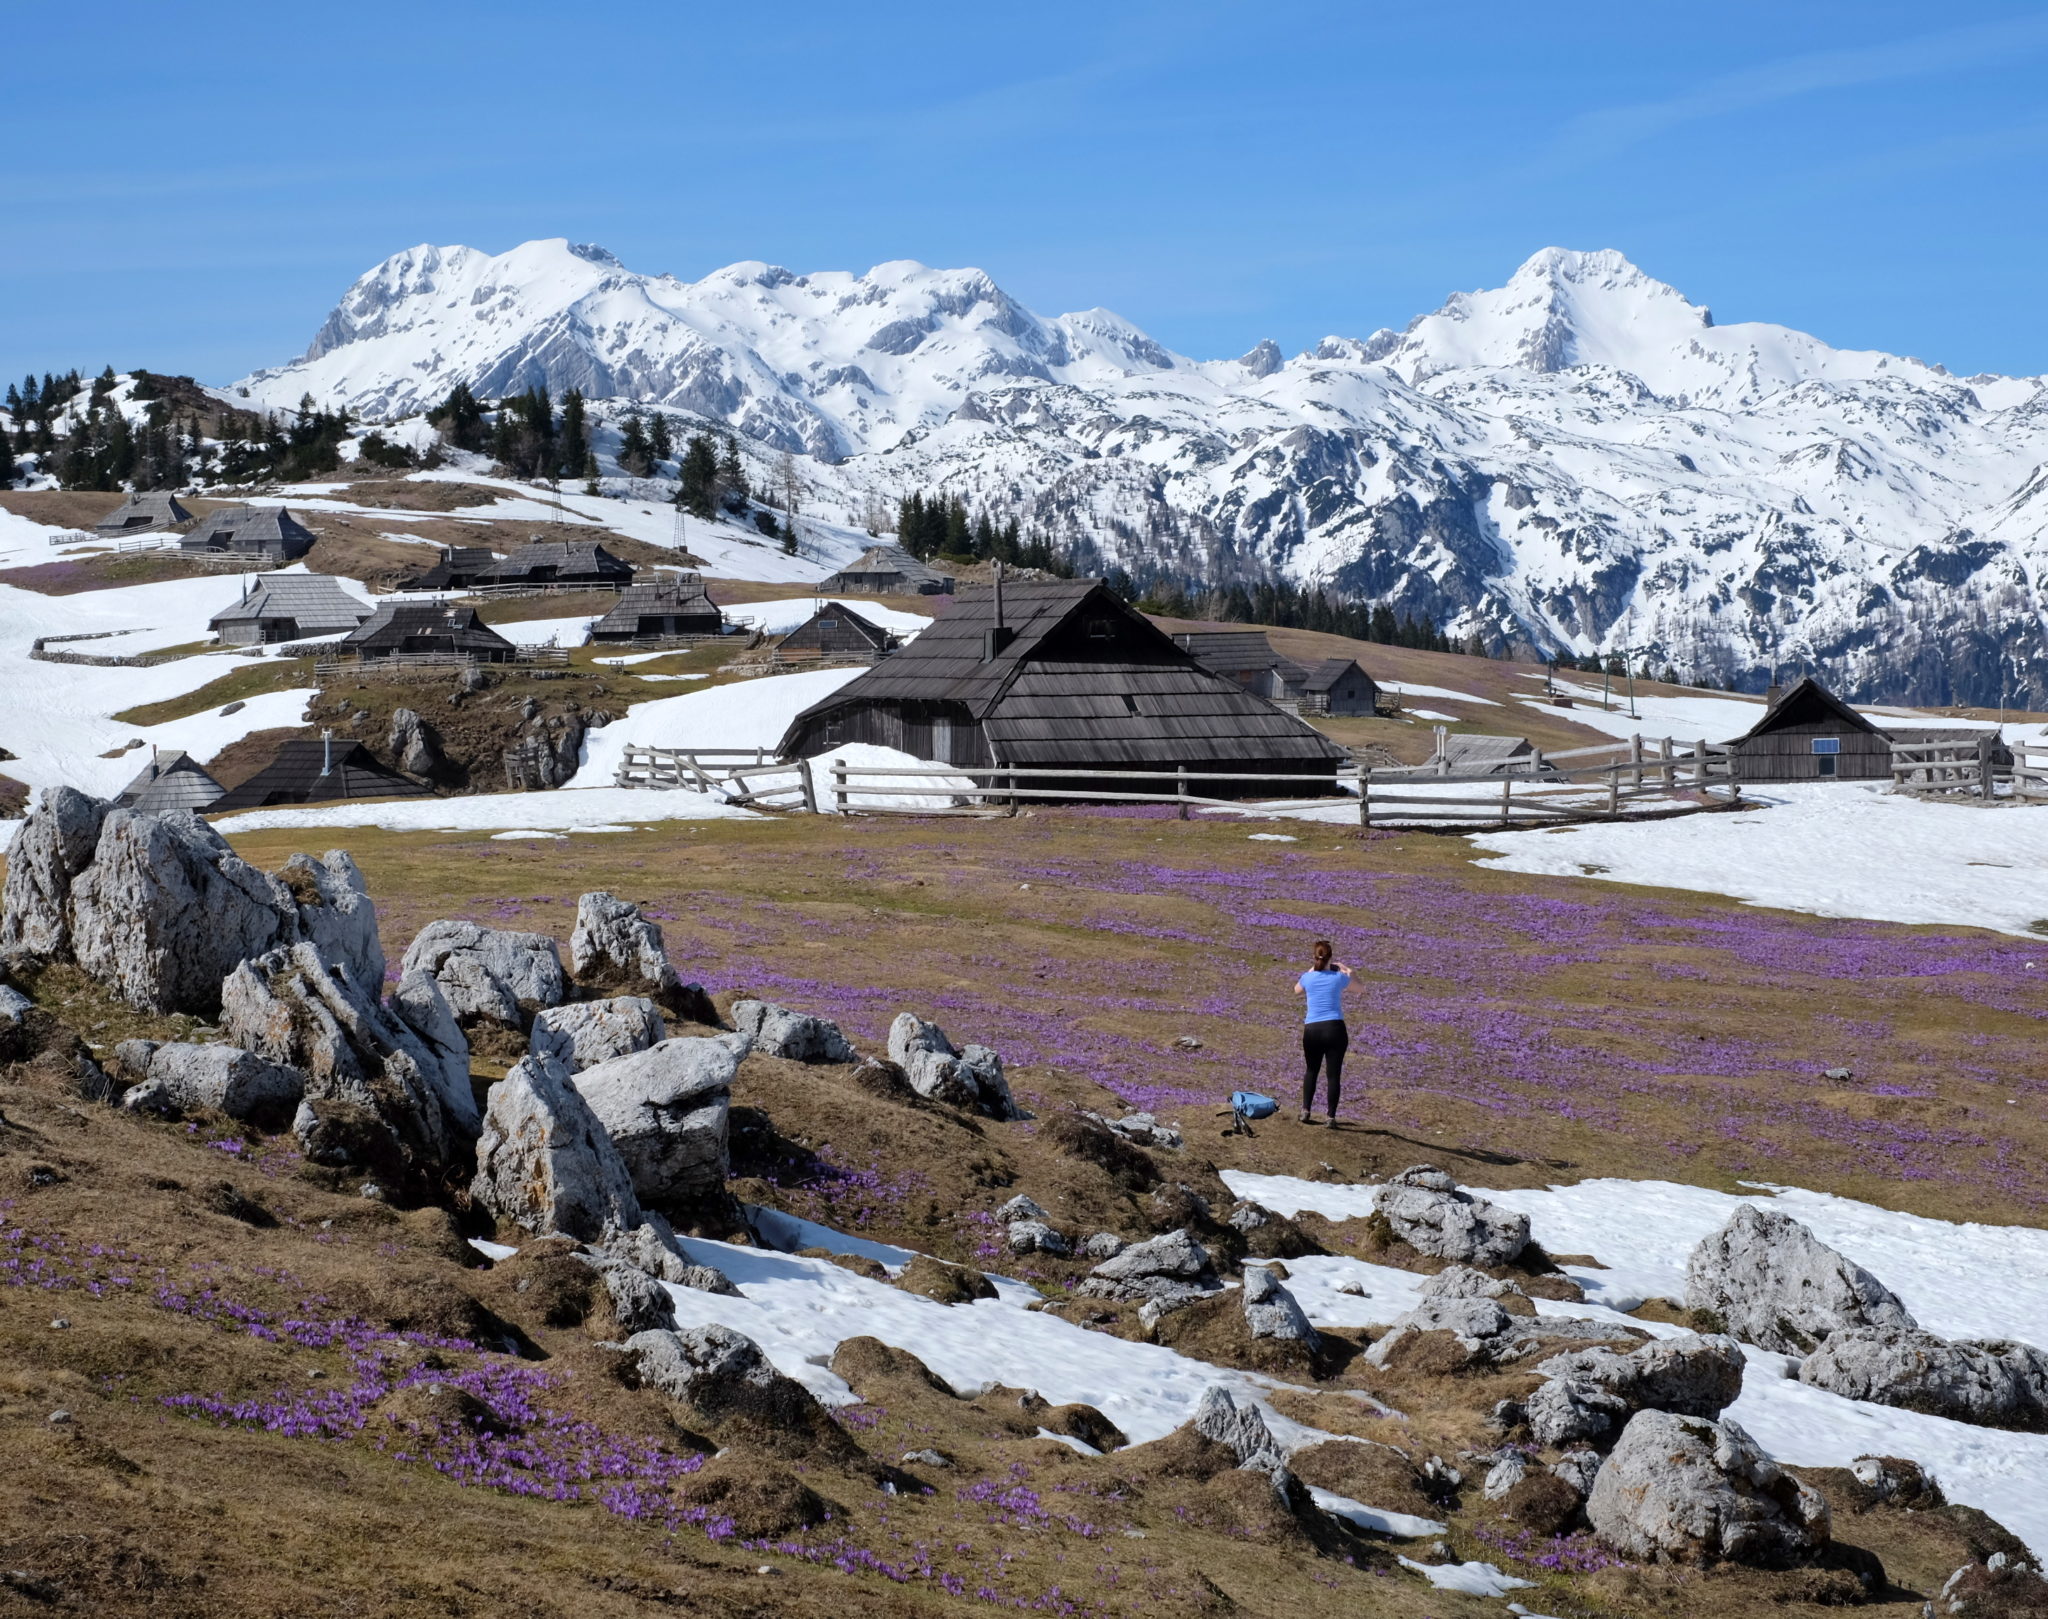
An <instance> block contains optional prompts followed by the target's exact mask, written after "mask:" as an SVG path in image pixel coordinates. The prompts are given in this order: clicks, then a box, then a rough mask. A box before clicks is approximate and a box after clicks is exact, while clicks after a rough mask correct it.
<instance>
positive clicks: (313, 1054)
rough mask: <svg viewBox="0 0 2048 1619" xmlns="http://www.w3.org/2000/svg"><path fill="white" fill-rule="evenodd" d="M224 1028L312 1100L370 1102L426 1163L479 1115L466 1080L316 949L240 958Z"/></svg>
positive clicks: (227, 986)
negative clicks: (299, 1079)
mask: <svg viewBox="0 0 2048 1619" xmlns="http://www.w3.org/2000/svg"><path fill="white" fill-rule="evenodd" d="M220 1001H221V1020H220V1021H221V1030H222V1032H223V1033H225V1034H226V1035H227V1036H228V1037H229V1039H231V1040H232V1041H233V1042H234V1043H235V1044H236V1045H239V1046H243V1047H246V1048H247V1049H249V1050H250V1051H253V1052H255V1053H257V1054H258V1055H259V1056H262V1057H265V1058H268V1059H269V1060H270V1061H272V1062H275V1063H282V1064H285V1065H287V1066H289V1067H293V1068H296V1069H298V1070H300V1071H301V1072H302V1073H304V1074H305V1076H306V1088H305V1094H306V1096H307V1097H308V1098H309V1099H310V1100H314V1101H321V1100H333V1101H339V1102H346V1103H349V1104H351V1105H354V1106H358V1107H363V1108H367V1109H369V1110H370V1111H372V1112H373V1113H375V1114H376V1115H377V1117H378V1118H380V1119H382V1120H383V1121H384V1123H385V1124H386V1125H387V1126H389V1127H390V1129H391V1130H392V1132H393V1133H394V1135H395V1136H396V1137H397V1139H398V1140H399V1141H400V1142H401V1143H402V1144H403V1145H404V1146H405V1148H406V1149H407V1150H408V1151H409V1152H410V1153H412V1154H413V1155H414V1156H415V1158H416V1159H418V1160H421V1161H422V1162H424V1163H429V1164H438V1163H445V1162H446V1161H447V1159H448V1157H449V1154H450V1152H451V1150H452V1148H453V1147H454V1145H455V1143H456V1142H458V1141H460V1140H462V1139H464V1138H465V1137H466V1125H465V1122H464V1121H465V1119H467V1118H473V1117H474V1116H475V1103H474V1102H473V1101H472V1100H471V1099H470V1094H469V1076H468V1072H467V1066H466V1064H465V1065H464V1070H463V1075H462V1082H461V1084H460V1085H459V1086H457V1085H456V1084H455V1083H454V1080H453V1075H452V1073H451V1071H450V1068H449V1067H448V1065H447V1064H445V1063H444V1062H443V1061H442V1059H441V1057H440V1056H438V1055H436V1053H434V1052H433V1051H431V1050H429V1049H428V1047H427V1046H426V1044H425V1043H424V1042H423V1041H421V1039H420V1038H419V1037H418V1036H417V1035H415V1034H414V1033H413V1032H412V1030H411V1029H410V1028H409V1027H407V1026H406V1024H405V1023H403V1022H401V1021H400V1020H399V1019H398V1018H397V1017H396V1016H394V1015H393V1014H392V1013H390V1012H388V1011H386V1010H385V1009H384V1008H383V1007H382V1006H380V1005H379V1004H378V1003H377V1001H375V1000H374V999H372V998H371V997H370V996H369V995H367V994H365V993H364V992H362V991H361V990H359V989H358V988H357V987H356V985H355V983H354V982H353V981H352V980H351V979H350V977H349V975H348V972H347V970H346V969H345V968H341V967H333V968H330V967H329V966H328V965H327V963H326V962H325V961H323V960H322V959H321V956H320V952H319V950H318V948H317V947H316V946H314V945H311V944H298V945H294V946H292V947H291V948H290V949H289V950H274V951H271V952H270V953H268V954H267V955H263V956H259V957H257V958H255V959H253V960H250V961H244V962H242V963H240V964H239V965H238V966H237V967H236V968H235V970H234V971H233V972H232V973H230V974H229V975H228V977H227V980H226V981H225V982H224V983H223V984H222V986H221V993H220Z"/></svg>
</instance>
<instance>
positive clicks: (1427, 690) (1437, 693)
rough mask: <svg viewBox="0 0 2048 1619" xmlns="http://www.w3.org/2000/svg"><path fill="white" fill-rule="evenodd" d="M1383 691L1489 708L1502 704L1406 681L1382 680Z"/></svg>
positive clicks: (1463, 693) (1471, 694) (1469, 694)
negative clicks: (1441, 698) (1476, 704)
mask: <svg viewBox="0 0 2048 1619" xmlns="http://www.w3.org/2000/svg"><path fill="white" fill-rule="evenodd" d="M1378 685H1379V688H1380V689H1381V690H1382V691H1397V692H1399V693H1400V694H1401V695H1402V696H1403V697H1443V698H1448V699H1449V700H1450V701H1451V702H1454V703H1484V704H1485V705H1486V706H1487V707H1488V708H1498V707H1500V704H1499V703H1497V702H1495V701H1494V700H1493V699H1492V698H1491V697H1480V696H1476V695H1475V694H1474V693H1472V692H1469V691H1453V690H1451V688H1450V687H1448V686H1416V685H1411V684H1409V683H1408V682H1407V681H1405V680H1382V681H1379V682H1378Z"/></svg>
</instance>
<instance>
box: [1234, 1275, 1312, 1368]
mask: <svg viewBox="0 0 2048 1619" xmlns="http://www.w3.org/2000/svg"><path fill="white" fill-rule="evenodd" d="M1244 1321H1245V1325H1246V1326H1247V1327H1249V1328H1250V1329H1251V1335H1252V1336H1253V1337H1254V1338H1273V1339H1277V1340H1279V1341H1280V1342H1282V1343H1297V1344H1300V1345H1301V1346H1302V1348H1304V1349H1306V1350H1308V1351H1309V1352H1310V1353H1311V1354H1313V1353H1315V1351H1317V1350H1318V1349H1320V1348H1321V1347H1322V1343H1323V1340H1322V1335H1321V1334H1320V1333H1318V1332H1317V1331H1316V1329H1315V1328H1314V1327H1312V1326H1310V1325H1309V1319H1308V1316H1307V1315H1306V1313H1304V1312H1303V1310H1302V1308H1301V1305H1300V1304H1299V1302H1297V1301H1296V1299H1295V1297H1294V1295H1293V1294H1292V1293H1290V1292H1288V1290H1287V1286H1286V1284H1285V1283H1284V1282H1282V1281H1281V1280H1280V1278H1279V1277H1277V1276H1275V1275H1274V1274H1273V1273H1272V1271H1270V1270H1268V1269H1267V1268H1266V1267H1265V1266H1264V1265H1247V1266H1245V1268H1244Z"/></svg>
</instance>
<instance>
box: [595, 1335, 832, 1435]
mask: <svg viewBox="0 0 2048 1619" xmlns="http://www.w3.org/2000/svg"><path fill="white" fill-rule="evenodd" d="M626 1347H627V1348H628V1349H630V1350H632V1351H633V1352H634V1353H635V1354H636V1355H637V1356H638V1358H639V1365H640V1380H641V1382H642V1383H644V1384H646V1385H647V1386H649V1387H651V1388H657V1389H659V1390H661V1392H662V1393H664V1394H666V1395H667V1396H668V1397H669V1398H670V1399H672V1400H680V1401H682V1402H683V1403H684V1404H685V1405H688V1406H690V1407H691V1408H692V1409H693V1410H694V1411H696V1412H697V1413H698V1414H699V1415H700V1416H702V1417H704V1418H705V1419H706V1420H708V1421H710V1422H711V1423H713V1424H714V1425H717V1426H719V1427H725V1426H726V1425H728V1424H730V1425H732V1426H734V1427H737V1428H739V1429H741V1430H743V1431H744V1433H745V1435H746V1437H747V1438H749V1439H750V1440H752V1441H753V1442H754V1443H756V1444H758V1445H761V1446H763V1447H765V1448H768V1449H772V1450H776V1451H779V1452H780V1453H781V1454H784V1455H803V1454H816V1453H818V1452H824V1453H825V1454H828V1455H830V1454H835V1453H836V1454H837V1455H839V1456H841V1457H844V1458H847V1459H853V1458H856V1457H857V1456H858V1454H859V1452H858V1449H857V1447H855V1446H854V1444H853V1443H852V1441H851V1440H849V1439H847V1438H846V1437H845V1436H844V1434H842V1433H841V1432H840V1430H839V1429H838V1428H837V1427H836V1425H835V1424H834V1423H833V1422H832V1420H831V1418H829V1417H827V1416H826V1415H825V1413H824V1411H823V1409H822V1408H821V1407H820V1406H819V1405H818V1402H817V1401H816V1400H815V1399H813V1398H812V1397H811V1392H810V1390H809V1389H807V1388H805V1387H804V1386H803V1385H802V1384H801V1383H799V1382H797V1381H796V1380H795V1379H794V1378H790V1377H785V1376H783V1374H782V1373H781V1372H779V1371H777V1370H776V1369H775V1367H774V1365H773V1364H772V1363H771V1362H770V1361H769V1359H768V1357H767V1356H766V1355H764V1354H763V1353H762V1352H761V1346H760V1345H759V1344H757V1343H755V1342H754V1340H753V1339H751V1338H749V1337H746V1336H745V1335H744V1334H742V1333H738V1332H735V1331H733V1330H732V1328H730V1327H725V1326H716V1325H713V1326H704V1327H686V1328H684V1329H683V1330H682V1331H681V1332H659V1331H657V1332H639V1333H635V1334H634V1335H633V1336H632V1337H630V1338H628V1339H627V1340H626Z"/></svg>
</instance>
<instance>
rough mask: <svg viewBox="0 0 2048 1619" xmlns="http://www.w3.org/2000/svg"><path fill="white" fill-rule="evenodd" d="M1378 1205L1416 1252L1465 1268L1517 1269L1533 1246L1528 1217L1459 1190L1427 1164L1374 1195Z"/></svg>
mask: <svg viewBox="0 0 2048 1619" xmlns="http://www.w3.org/2000/svg"><path fill="white" fill-rule="evenodd" d="M1373 1206H1374V1208H1375V1209H1376V1210H1377V1211H1378V1212H1379V1214H1380V1215H1382V1216H1383V1217H1384V1218H1385V1220H1386V1222H1387V1224H1388V1225H1389V1226H1391V1227H1392V1228H1393V1231H1394V1234H1395V1235H1396V1236H1397V1237H1399V1238H1400V1239H1401V1240H1402V1241H1403V1242H1405V1243H1407V1244H1408V1245H1409V1246H1410V1247H1411V1248H1413V1249H1414V1250H1415V1251H1416V1252H1417V1253H1421V1254H1428V1255H1430V1256H1431V1257H1432V1258H1436V1259H1455V1260H1457V1261H1458V1262H1460V1263H1461V1264H1466V1265H1508V1264H1512V1263H1513V1262H1514V1261H1515V1260H1516V1259H1517V1258H1518V1257H1519V1256H1520V1255H1521V1252H1522V1250H1523V1249H1524V1248H1526V1247H1528V1246H1529V1217H1528V1215H1526V1214H1523V1213H1521V1212H1519V1211H1517V1210H1514V1209H1503V1208H1500V1207H1498V1206H1497V1205H1495V1204H1492V1203H1489V1202H1487V1201H1486V1200H1485V1199H1484V1198H1478V1197H1474V1196H1472V1195H1471V1194H1470V1193H1469V1192H1463V1191H1460V1190H1459V1189H1458V1187H1457V1185H1456V1183H1455V1182H1453V1181H1452V1179H1451V1177H1450V1176H1449V1175H1446V1174H1445V1173H1444V1172H1443V1171H1442V1170H1440V1169H1436V1168H1434V1167H1432V1166H1431V1165H1428V1164H1418V1165H1417V1166H1416V1167H1415V1168H1413V1169H1405V1170H1403V1171H1402V1172H1401V1173H1400V1174H1398V1175H1396V1176H1395V1177H1394V1178H1393V1179H1392V1180H1391V1181H1389V1182H1388V1183H1387V1184H1386V1185H1385V1186H1382V1187H1381V1188H1380V1189H1379V1191H1378V1192H1377V1193H1375V1194H1374V1198H1373Z"/></svg>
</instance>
